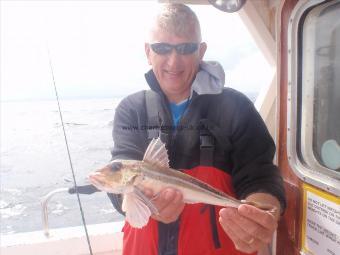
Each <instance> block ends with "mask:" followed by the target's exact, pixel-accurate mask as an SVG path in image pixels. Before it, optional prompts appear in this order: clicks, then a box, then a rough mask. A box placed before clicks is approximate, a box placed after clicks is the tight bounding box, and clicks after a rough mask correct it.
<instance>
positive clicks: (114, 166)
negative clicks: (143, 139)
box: [89, 138, 272, 228]
mask: <svg viewBox="0 0 340 255" xmlns="http://www.w3.org/2000/svg"><path fill="white" fill-rule="evenodd" d="M89 181H90V182H91V183H92V185H94V186H95V187H96V188H98V189H100V190H102V191H106V192H109V193H114V194H123V202H122V210H123V211H124V212H125V214H126V220H127V221H128V222H129V224H130V225H131V226H132V227H136V228H142V227H143V226H145V225H146V224H147V223H148V221H149V217H150V216H151V215H152V214H158V210H157V208H156V207H155V206H154V205H153V203H152V199H150V198H148V197H147V196H145V195H144V193H143V190H145V189H149V190H152V191H153V194H157V193H159V192H160V191H161V190H162V189H164V188H174V189H176V190H178V191H180V192H181V193H182V195H183V201H184V202H185V203H188V204H192V203H205V204H211V205H219V206H223V207H225V206H232V207H238V206H239V205H241V204H250V205H253V206H256V207H258V208H260V209H263V210H271V209H272V208H271V207H269V206H266V205H262V204H258V203H254V202H247V201H245V200H237V199H235V198H233V197H231V196H229V195H227V194H226V193H224V192H222V191H220V190H217V189H215V188H214V187H212V186H210V185H209V184H207V183H204V182H202V181H200V180H198V179H196V178H194V177H192V176H190V175H187V174H185V173H183V172H181V171H178V170H174V169H171V168H170V167H169V159H168V153H167V150H166V148H165V145H164V143H162V141H161V140H160V139H159V138H157V139H153V140H152V141H151V142H150V144H149V146H148V148H147V149H146V152H145V154H144V158H143V160H142V161H140V160H117V159H116V160H113V161H112V162H110V164H108V165H107V166H105V167H104V168H101V169H99V170H96V171H95V172H93V173H91V174H90V175H89Z"/></svg>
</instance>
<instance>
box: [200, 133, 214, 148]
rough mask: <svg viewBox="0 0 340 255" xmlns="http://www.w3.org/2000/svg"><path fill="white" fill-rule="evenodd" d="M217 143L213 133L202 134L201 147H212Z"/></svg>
mask: <svg viewBox="0 0 340 255" xmlns="http://www.w3.org/2000/svg"><path fill="white" fill-rule="evenodd" d="M214 145H215V139H214V137H213V136H211V135H200V148H211V147H214Z"/></svg>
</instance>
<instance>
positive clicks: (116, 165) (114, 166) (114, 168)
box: [111, 162, 123, 171]
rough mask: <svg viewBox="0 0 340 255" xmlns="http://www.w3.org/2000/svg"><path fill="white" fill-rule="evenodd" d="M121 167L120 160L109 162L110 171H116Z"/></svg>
mask: <svg viewBox="0 0 340 255" xmlns="http://www.w3.org/2000/svg"><path fill="white" fill-rule="evenodd" d="M122 167H123V164H122V163H121V162H112V163H111V170H112V171H118V170H119V169H121V168H122Z"/></svg>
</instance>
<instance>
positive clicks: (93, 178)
mask: <svg viewBox="0 0 340 255" xmlns="http://www.w3.org/2000/svg"><path fill="white" fill-rule="evenodd" d="M101 177H102V174H101V173H98V172H95V173H92V174H90V175H89V176H88V179H89V181H90V183H91V184H92V185H93V186H95V187H96V188H98V189H100V190H104V191H107V192H109V190H108V186H107V184H106V182H105V181H104V180H102V178H101Z"/></svg>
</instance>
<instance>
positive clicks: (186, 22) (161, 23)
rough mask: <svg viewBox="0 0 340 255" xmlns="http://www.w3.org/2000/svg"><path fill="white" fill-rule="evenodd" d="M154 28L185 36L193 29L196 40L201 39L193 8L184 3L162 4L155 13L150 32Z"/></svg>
mask: <svg viewBox="0 0 340 255" xmlns="http://www.w3.org/2000/svg"><path fill="white" fill-rule="evenodd" d="M155 26H156V27H155ZM156 28H160V29H162V30H164V31H167V32H170V33H174V34H175V35H177V36H185V35H187V34H189V33H191V32H192V31H193V32H194V33H195V36H196V38H197V40H198V42H200V41H201V40H202V36H201V27H200V23H199V20H198V18H197V16H196V14H195V13H194V12H193V10H192V9H190V8H189V7H188V6H186V5H184V4H180V3H170V4H163V5H162V8H161V9H160V11H159V13H158V14H157V15H156V18H155V22H154V24H153V28H152V31H151V32H153V30H154V29H156Z"/></svg>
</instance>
